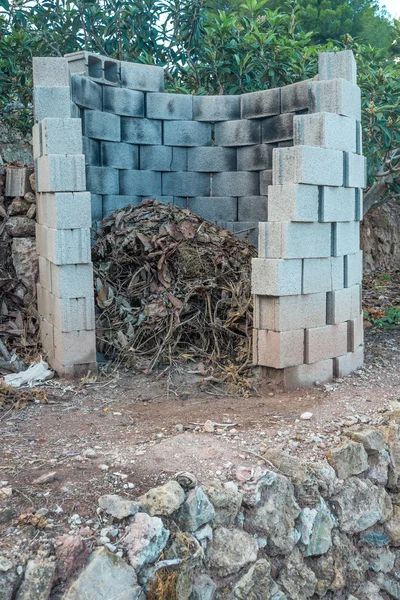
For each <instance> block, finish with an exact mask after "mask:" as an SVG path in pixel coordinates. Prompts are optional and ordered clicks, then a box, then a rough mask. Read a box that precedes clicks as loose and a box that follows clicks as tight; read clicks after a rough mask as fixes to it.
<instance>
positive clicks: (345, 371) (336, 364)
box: [333, 344, 364, 378]
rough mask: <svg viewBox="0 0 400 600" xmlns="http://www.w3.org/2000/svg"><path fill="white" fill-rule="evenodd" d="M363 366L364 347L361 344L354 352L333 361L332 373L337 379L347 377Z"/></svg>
mask: <svg viewBox="0 0 400 600" xmlns="http://www.w3.org/2000/svg"><path fill="white" fill-rule="evenodd" d="M363 365H364V345H363V344H362V345H361V346H359V347H358V348H357V350H356V351H355V352H348V353H347V354H344V355H343V356H338V357H336V358H334V359H333V372H334V376H335V377H337V378H342V377H347V375H350V374H351V373H353V372H354V371H358V370H359V369H361V368H362V367H363Z"/></svg>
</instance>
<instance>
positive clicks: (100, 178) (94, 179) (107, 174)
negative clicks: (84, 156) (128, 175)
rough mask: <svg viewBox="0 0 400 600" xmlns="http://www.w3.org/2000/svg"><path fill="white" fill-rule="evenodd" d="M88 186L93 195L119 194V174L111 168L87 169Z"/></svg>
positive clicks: (89, 167) (88, 167)
mask: <svg viewBox="0 0 400 600" xmlns="http://www.w3.org/2000/svg"><path fill="white" fill-rule="evenodd" d="M86 185H87V189H88V190H89V191H90V192H91V193H92V194H99V195H103V194H118V192H119V172H118V171H117V169H112V168H109V167H91V166H87V167H86Z"/></svg>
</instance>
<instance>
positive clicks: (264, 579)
mask: <svg viewBox="0 0 400 600" xmlns="http://www.w3.org/2000/svg"><path fill="white" fill-rule="evenodd" d="M278 591H279V588H278V586H277V585H276V582H275V581H274V580H273V579H272V577H271V565H270V563H269V562H268V561H267V560H265V559H261V560H258V561H257V562H256V563H255V564H254V565H253V566H252V567H250V569H249V570H248V571H247V573H246V574H245V575H243V577H242V578H241V579H239V581H238V582H237V584H236V585H235V587H234V588H233V596H234V597H235V598H238V600H261V599H263V598H265V599H267V598H268V599H269V598H271V596H273V595H274V594H276V593H277V592H278Z"/></svg>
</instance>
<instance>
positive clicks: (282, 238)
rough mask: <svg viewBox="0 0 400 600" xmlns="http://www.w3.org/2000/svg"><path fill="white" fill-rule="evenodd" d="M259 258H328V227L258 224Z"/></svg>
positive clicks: (294, 224)
mask: <svg viewBox="0 0 400 600" xmlns="http://www.w3.org/2000/svg"><path fill="white" fill-rule="evenodd" d="M258 255H259V257H260V258H325V257H329V256H331V226H330V223H271V222H268V223H260V227H259V246H258Z"/></svg>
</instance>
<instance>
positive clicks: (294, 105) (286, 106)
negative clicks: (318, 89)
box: [281, 80, 309, 113]
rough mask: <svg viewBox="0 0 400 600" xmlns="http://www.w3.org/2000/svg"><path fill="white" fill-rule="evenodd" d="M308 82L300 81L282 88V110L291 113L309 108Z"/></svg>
mask: <svg viewBox="0 0 400 600" xmlns="http://www.w3.org/2000/svg"><path fill="white" fill-rule="evenodd" d="M308 83H309V81H308V80H307V81H299V82H298V83H292V84H290V85H285V86H284V87H282V88H281V112H282V113H289V112H296V111H298V110H306V109H307V108H308V102H309V99H308Z"/></svg>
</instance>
